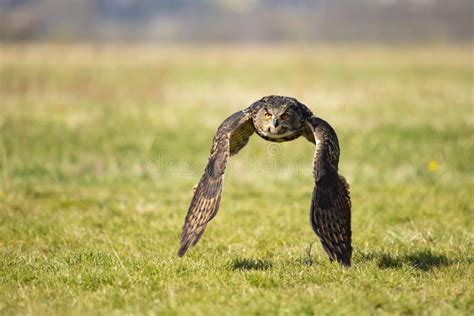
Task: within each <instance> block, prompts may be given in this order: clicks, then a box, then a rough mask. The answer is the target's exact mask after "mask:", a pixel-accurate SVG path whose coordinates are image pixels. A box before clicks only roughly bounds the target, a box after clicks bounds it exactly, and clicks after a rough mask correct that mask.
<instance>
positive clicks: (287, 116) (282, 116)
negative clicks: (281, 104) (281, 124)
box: [280, 113, 290, 120]
mask: <svg viewBox="0 0 474 316" xmlns="http://www.w3.org/2000/svg"><path fill="white" fill-rule="evenodd" d="M289 117H290V116H289V115H288V113H283V114H282V115H280V118H281V119H282V120H287V119H288V118H289Z"/></svg>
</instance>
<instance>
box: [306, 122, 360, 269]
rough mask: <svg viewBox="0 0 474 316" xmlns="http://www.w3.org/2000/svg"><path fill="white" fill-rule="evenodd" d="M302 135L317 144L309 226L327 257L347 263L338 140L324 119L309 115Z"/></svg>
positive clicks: (348, 236) (345, 190)
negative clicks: (309, 117)
mask: <svg viewBox="0 0 474 316" xmlns="http://www.w3.org/2000/svg"><path fill="white" fill-rule="evenodd" d="M310 132H312V134H313V135H312V137H311V135H310ZM303 135H304V136H305V137H306V138H307V139H308V140H310V141H311V142H313V143H315V144H316V150H315V156H314V171H313V175H314V180H315V186H314V190H313V195H312V199H311V226H312V227H313V230H314V232H315V233H316V235H318V237H319V239H320V241H321V244H322V245H323V248H324V250H325V251H326V253H327V254H328V256H329V258H330V259H331V260H336V261H338V262H339V263H341V264H342V265H344V266H350V265H351V257H352V232H351V200H350V196H349V185H348V184H347V182H346V180H345V179H344V177H342V176H340V175H339V174H338V163H339V144H338V140H337V136H336V133H335V132H334V130H333V129H332V127H331V126H330V125H329V124H328V123H327V122H326V121H324V120H322V119H319V118H316V117H312V118H311V119H309V120H308V124H307V130H306V132H305V133H303Z"/></svg>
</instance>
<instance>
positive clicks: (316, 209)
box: [178, 95, 352, 266]
mask: <svg viewBox="0 0 474 316" xmlns="http://www.w3.org/2000/svg"><path fill="white" fill-rule="evenodd" d="M254 133H256V134H257V135H258V136H260V137H262V138H263V139H265V140H267V141H270V142H287V141H291V140H294V139H296V138H298V137H300V136H303V137H304V138H306V139H307V140H308V141H309V142H311V143H313V144H314V145H315V150H314V168H313V178H314V189H313V193H312V198H311V206H310V221H311V227H312V228H313V230H314V232H315V233H316V235H317V236H318V237H319V240H320V241H321V244H322V246H323V248H324V250H325V251H326V253H327V255H328V256H329V259H330V260H331V261H337V262H339V263H340V264H342V265H343V266H350V264H351V257H352V245H351V238H352V232H351V200H350V196H349V185H348V184H347V182H346V180H345V178H344V177H343V176H341V175H340V174H339V173H338V163H339V152H340V151H339V142H338V140H337V136H336V133H335V132H334V129H333V128H332V127H331V126H330V125H329V124H328V123H327V122H326V121H324V120H323V119H321V118H318V117H315V116H314V115H313V114H312V112H311V111H310V110H309V108H308V107H307V106H306V105H304V104H303V103H301V102H299V101H298V100H296V99H295V98H291V97H285V96H276V95H271V96H266V97H263V98H262V99H260V100H258V101H256V102H254V103H253V104H251V105H250V106H249V107H247V108H246V109H244V110H242V111H238V112H236V113H234V114H232V115H231V116H229V117H228V118H227V119H225V120H224V122H223V123H222V124H221V125H220V126H219V127H218V129H217V132H216V135H215V136H214V140H213V142H212V148H211V154H210V156H209V160H208V163H207V166H206V168H205V170H204V174H203V176H202V177H201V180H200V181H199V183H198V184H197V186H196V187H195V190H194V196H193V198H192V200H191V205H190V206H189V209H188V213H187V215H186V218H185V221H184V225H183V228H182V234H181V245H180V248H179V251H178V255H179V256H180V257H182V256H184V254H185V253H186V251H187V250H188V248H189V247H190V246H192V245H193V246H194V245H195V244H196V243H197V242H198V241H199V239H200V238H201V236H202V234H203V233H204V230H205V229H206V226H207V224H208V223H209V221H211V220H212V219H213V218H214V216H216V214H217V210H218V209H219V204H220V200H221V193H222V185H223V180H224V172H225V168H226V164H227V161H228V159H229V157H230V156H232V155H235V154H237V153H238V152H239V151H240V150H241V149H242V148H243V147H244V146H245V145H246V144H247V142H248V140H249V138H250V136H251V135H253V134H254Z"/></svg>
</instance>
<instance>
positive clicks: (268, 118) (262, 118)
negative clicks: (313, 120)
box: [254, 98, 303, 141]
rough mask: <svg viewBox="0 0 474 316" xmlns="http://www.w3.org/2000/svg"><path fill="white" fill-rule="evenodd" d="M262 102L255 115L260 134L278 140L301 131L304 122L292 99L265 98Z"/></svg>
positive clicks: (256, 126)
mask: <svg viewBox="0 0 474 316" xmlns="http://www.w3.org/2000/svg"><path fill="white" fill-rule="evenodd" d="M272 101H273V102H272ZM262 103H263V104H262V106H261V108H260V110H259V111H258V112H257V114H256V115H255V117H254V126H255V129H256V131H257V133H258V134H259V135H261V136H264V137H265V138H270V139H272V140H276V141H277V140H278V139H283V138H287V137H290V136H292V135H295V134H300V133H301V131H302V128H303V122H302V119H301V117H300V115H299V114H298V112H297V111H296V110H295V109H294V107H295V106H296V104H295V103H294V101H293V100H292V99H289V98H285V99H276V100H273V99H270V100H267V101H265V98H264V99H262ZM295 136H296V135H295Z"/></svg>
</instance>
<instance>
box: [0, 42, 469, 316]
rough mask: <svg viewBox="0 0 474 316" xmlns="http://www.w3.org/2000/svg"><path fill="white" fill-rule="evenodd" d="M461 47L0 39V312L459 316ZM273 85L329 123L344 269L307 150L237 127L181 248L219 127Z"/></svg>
mask: <svg viewBox="0 0 474 316" xmlns="http://www.w3.org/2000/svg"><path fill="white" fill-rule="evenodd" d="M473 88H474V70H473V66H472V46H469V45H468V46H429V47H410V46H403V47H402V46H401V47H380V46H342V45H341V46H297V47H289V46H204V47H193V46H182V47H154V46H145V45H142V46H131V45H129V46H127V45H123V46H120V45H118V46H92V45H41V44H33V45H26V44H25V45H13V44H3V45H1V46H0V164H1V170H0V177H1V187H0V314H2V315H16V314H22V315H25V314H31V315H65V314H67V315H69V314H73V315H82V314H87V315H91V314H92V315H95V314H106V315H109V314H112V315H123V314H146V315H152V314H163V315H282V314H284V315H312V314H317V315H334V314H354V315H361V314H377V315H379V314H380V315H386V314H404V315H406V314H417V315H419V314H425V315H472V314H474V286H473V280H474V269H473V241H474V238H473V233H472V227H473V224H474V218H473V211H474V209H473V198H472V195H473V192H474V178H473V175H474V170H473V154H474V137H473V123H474V115H473V102H474V100H473ZM269 94H280V95H289V96H294V97H296V98H298V99H299V100H300V101H302V102H303V103H305V104H307V105H308V106H309V107H310V108H311V109H312V110H313V112H314V113H315V114H316V115H317V116H320V117H322V118H324V119H326V120H327V121H328V122H329V123H330V124H331V125H332V126H333V127H334V128H335V130H336V132H337V133H338V136H339V140H340V145H341V160H340V172H341V174H343V175H344V176H345V177H346V178H347V180H348V182H349V183H350V185H351V196H352V204H353V213H352V214H353V215H352V218H353V219H352V230H353V247H354V254H353V265H352V267H351V268H350V269H343V268H341V267H340V266H339V265H337V264H334V263H330V262H329V261H328V259H327V257H326V255H325V253H324V252H323V250H322V247H321V246H320V244H319V241H318V240H317V238H316V236H315V235H314V233H313V231H312V229H311V226H310V223H309V206H310V197H311V191H312V187H313V179H312V175H311V170H312V166H311V164H312V157H313V150H314V146H312V145H311V144H310V143H309V142H307V141H306V140H304V139H298V140H296V141H293V142H288V143H284V144H281V145H269V144H270V143H268V142H265V141H264V140H262V139H259V138H258V137H257V136H253V137H252V138H251V140H250V142H249V144H248V145H247V146H246V147H245V148H244V149H243V150H242V152H241V153H240V154H239V155H238V156H235V157H232V158H231V161H230V165H229V170H228V172H227V174H226V180H225V185H224V191H223V196H222V203H221V208H220V211H219V213H218V215H217V216H216V218H215V219H214V220H213V221H212V222H211V223H210V224H209V225H208V228H207V230H206V233H205V234H204V236H203V238H202V239H201V241H200V242H199V244H198V245H197V246H196V247H194V248H191V249H190V251H189V252H188V254H187V255H186V256H185V257H184V258H178V257H177V255H176V252H177V250H178V246H179V236H180V230H181V225H182V223H183V220H184V217H185V215H186V212H187V208H188V205H189V202H190V200H191V197H192V187H193V185H194V184H196V183H197V181H198V180H199V178H200V176H201V174H202V171H203V169H204V166H205V163H206V160H207V157H208V154H209V150H210V144H211V141H212V137H213V135H214V132H215V130H216V128H217V126H218V125H219V124H220V123H221V122H222V121H223V120H224V119H225V118H226V117H227V116H229V115H230V114H232V113H234V112H235V111H238V110H240V109H243V108H244V107H246V106H248V105H249V104H251V103H252V102H253V101H255V100H257V99H259V98H261V97H262V96H265V95H269Z"/></svg>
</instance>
